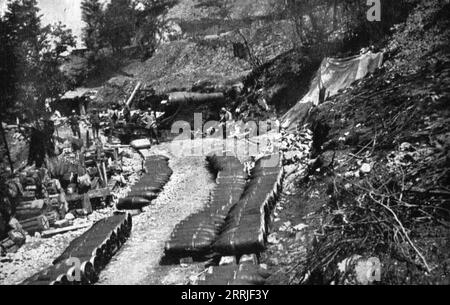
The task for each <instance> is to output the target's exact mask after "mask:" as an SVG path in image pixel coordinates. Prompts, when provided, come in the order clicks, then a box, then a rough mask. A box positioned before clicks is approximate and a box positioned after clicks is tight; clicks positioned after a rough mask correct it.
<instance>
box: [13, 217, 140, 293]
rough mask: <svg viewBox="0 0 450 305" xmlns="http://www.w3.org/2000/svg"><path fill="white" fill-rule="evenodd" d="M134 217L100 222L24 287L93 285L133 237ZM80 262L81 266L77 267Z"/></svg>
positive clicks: (25, 282) (28, 280)
mask: <svg viewBox="0 0 450 305" xmlns="http://www.w3.org/2000/svg"><path fill="white" fill-rule="evenodd" d="M131 227H132V219H131V215H129V214H125V213H118V214H116V215H113V216H111V217H108V218H105V219H102V220H100V221H98V222H96V223H95V224H94V225H93V226H92V227H91V228H90V229H89V230H88V231H86V232H85V233H84V234H83V235H81V236H80V237H78V238H76V239H74V240H73V241H72V242H71V243H70V245H69V246H68V247H67V249H66V250H65V251H64V252H63V254H61V255H60V256H59V257H58V258H57V259H55V260H54V261H53V265H52V266H50V267H49V268H47V269H45V270H43V271H41V272H39V273H37V274H36V275H34V276H32V277H31V278H29V279H27V280H25V281H24V282H23V283H22V284H24V285H55V284H56V285H61V284H62V285H70V284H92V283H95V282H96V281H97V279H98V275H99V273H100V271H101V270H102V269H103V268H104V267H105V266H106V264H107V263H108V262H109V260H110V259H111V258H112V257H113V255H114V254H115V253H117V251H118V250H119V249H120V247H121V246H122V245H123V244H124V243H125V241H126V239H127V238H128V237H129V236H130V233H131ZM78 263H79V265H77V264H78Z"/></svg>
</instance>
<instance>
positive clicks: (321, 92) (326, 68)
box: [282, 51, 383, 128]
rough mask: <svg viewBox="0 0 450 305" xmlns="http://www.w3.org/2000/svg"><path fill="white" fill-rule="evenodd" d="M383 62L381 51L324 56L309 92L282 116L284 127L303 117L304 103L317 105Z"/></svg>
mask: <svg viewBox="0 0 450 305" xmlns="http://www.w3.org/2000/svg"><path fill="white" fill-rule="evenodd" d="M382 63H383V53H381V52H380V53H372V52H370V51H369V52H367V53H365V54H361V55H358V56H353V57H347V58H339V59H337V58H325V59H324V60H323V61H322V63H321V65H320V68H319V70H318V71H317V75H316V77H315V78H314V79H313V80H312V82H311V87H310V90H309V92H308V93H307V94H306V95H305V96H304V97H303V98H302V99H301V100H300V101H299V102H298V103H297V104H296V105H295V106H294V107H293V108H292V109H291V110H289V111H288V112H287V113H286V114H285V115H284V116H283V118H282V122H283V124H282V126H283V127H285V128H288V127H290V126H291V125H293V124H295V123H296V122H297V121H298V120H299V119H300V118H302V117H304V115H305V114H304V113H303V112H304V111H305V109H306V108H307V107H305V105H304V104H311V105H316V106H317V105H318V104H319V103H320V102H322V101H323V100H325V99H326V98H327V97H330V96H333V95H336V94H337V93H338V91H339V90H341V89H345V88H347V87H349V86H350V85H351V84H352V83H353V82H354V81H356V80H359V79H361V78H364V77H366V75H367V74H369V73H373V72H374V71H375V70H376V69H377V68H379V67H380V66H381V64H382Z"/></svg>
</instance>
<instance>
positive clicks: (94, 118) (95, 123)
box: [90, 110, 100, 139]
mask: <svg viewBox="0 0 450 305" xmlns="http://www.w3.org/2000/svg"><path fill="white" fill-rule="evenodd" d="M90 119H91V125H92V136H93V137H94V139H98V138H99V131H100V115H99V114H98V111H96V110H94V111H93V112H92V115H91V118H90Z"/></svg>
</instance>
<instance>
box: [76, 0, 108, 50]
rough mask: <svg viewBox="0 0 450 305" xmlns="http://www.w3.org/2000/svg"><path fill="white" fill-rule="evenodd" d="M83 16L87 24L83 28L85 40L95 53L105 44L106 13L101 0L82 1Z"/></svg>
mask: <svg viewBox="0 0 450 305" xmlns="http://www.w3.org/2000/svg"><path fill="white" fill-rule="evenodd" d="M81 12H82V15H81V18H82V20H83V22H84V23H85V24H86V25H85V27H84V28H83V37H82V38H83V42H84V44H85V45H86V47H87V48H88V49H89V50H90V51H93V52H94V54H95V55H97V54H98V52H99V51H100V50H101V49H102V48H103V47H104V46H105V44H106V41H105V37H104V35H103V32H104V31H105V14H104V10H103V5H102V3H100V1H99V0H84V1H83V2H82V3H81Z"/></svg>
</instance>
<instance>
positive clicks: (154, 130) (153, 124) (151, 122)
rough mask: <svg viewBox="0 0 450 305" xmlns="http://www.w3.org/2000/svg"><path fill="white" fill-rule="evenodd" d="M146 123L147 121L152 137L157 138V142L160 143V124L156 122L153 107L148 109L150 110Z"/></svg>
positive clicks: (148, 130) (149, 133)
mask: <svg viewBox="0 0 450 305" xmlns="http://www.w3.org/2000/svg"><path fill="white" fill-rule="evenodd" d="M145 123H146V129H147V132H148V135H149V137H150V139H152V138H154V139H155V140H156V144H159V140H158V126H157V124H156V115H155V112H154V111H152V109H151V108H149V109H148V112H147V114H146V115H145Z"/></svg>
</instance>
